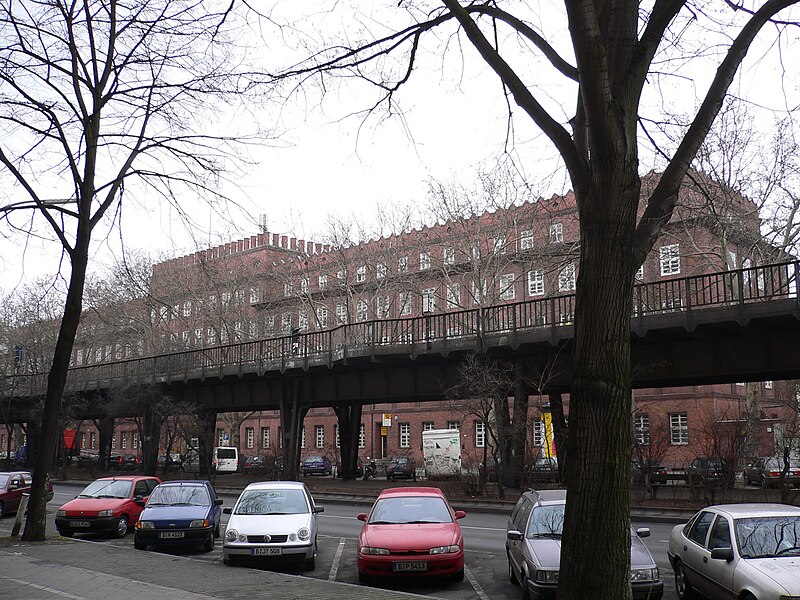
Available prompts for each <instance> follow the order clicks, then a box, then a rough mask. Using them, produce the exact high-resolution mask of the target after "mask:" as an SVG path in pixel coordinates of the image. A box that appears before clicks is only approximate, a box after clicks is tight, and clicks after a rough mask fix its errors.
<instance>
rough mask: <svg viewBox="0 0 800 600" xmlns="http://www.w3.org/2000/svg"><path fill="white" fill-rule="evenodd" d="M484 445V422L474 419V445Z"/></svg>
mask: <svg viewBox="0 0 800 600" xmlns="http://www.w3.org/2000/svg"><path fill="white" fill-rule="evenodd" d="M485 446H486V423H484V422H483V421H475V447H476V448H484V447H485Z"/></svg>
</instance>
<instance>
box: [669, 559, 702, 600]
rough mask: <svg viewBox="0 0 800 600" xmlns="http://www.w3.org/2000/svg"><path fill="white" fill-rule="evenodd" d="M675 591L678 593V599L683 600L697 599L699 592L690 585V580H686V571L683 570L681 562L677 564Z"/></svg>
mask: <svg viewBox="0 0 800 600" xmlns="http://www.w3.org/2000/svg"><path fill="white" fill-rule="evenodd" d="M674 569H675V591H676V592H678V598H680V599H681V600H692V599H694V598H697V592H695V591H694V588H693V587H692V586H691V585H690V584H689V580H688V579H686V569H684V568H683V563H682V562H681V561H679V560H678V561H676V562H675V567H674Z"/></svg>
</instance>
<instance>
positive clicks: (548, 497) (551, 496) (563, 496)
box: [523, 489, 567, 504]
mask: <svg viewBox="0 0 800 600" xmlns="http://www.w3.org/2000/svg"><path fill="white" fill-rule="evenodd" d="M523 495H525V496H527V497H529V498H530V499H531V500H533V501H534V502H536V503H538V504H564V502H566V501H567V490H560V489H559V490H528V491H527V492H525V493H524V494H523Z"/></svg>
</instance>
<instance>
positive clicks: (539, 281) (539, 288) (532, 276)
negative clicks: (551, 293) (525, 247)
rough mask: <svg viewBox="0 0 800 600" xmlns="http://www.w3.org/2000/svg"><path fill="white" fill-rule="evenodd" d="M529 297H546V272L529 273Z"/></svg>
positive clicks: (538, 270) (539, 270) (537, 270)
mask: <svg viewBox="0 0 800 600" xmlns="http://www.w3.org/2000/svg"><path fill="white" fill-rule="evenodd" d="M528 296H544V271H542V270H541V269H536V270H535V271H528Z"/></svg>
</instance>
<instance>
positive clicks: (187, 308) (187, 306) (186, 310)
mask: <svg viewBox="0 0 800 600" xmlns="http://www.w3.org/2000/svg"><path fill="white" fill-rule="evenodd" d="M183 316H184V317H191V316H192V301H191V300H187V301H186V302H184V303H183Z"/></svg>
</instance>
